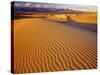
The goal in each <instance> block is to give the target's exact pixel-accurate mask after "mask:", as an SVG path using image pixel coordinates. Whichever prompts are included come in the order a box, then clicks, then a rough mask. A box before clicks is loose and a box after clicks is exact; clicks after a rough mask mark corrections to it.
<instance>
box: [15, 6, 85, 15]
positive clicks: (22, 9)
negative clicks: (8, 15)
mask: <svg viewBox="0 0 100 75" xmlns="http://www.w3.org/2000/svg"><path fill="white" fill-rule="evenodd" d="M14 11H15V12H46V13H66V14H78V13H86V12H83V11H78V10H72V9H68V8H67V9H56V8H36V7H14Z"/></svg>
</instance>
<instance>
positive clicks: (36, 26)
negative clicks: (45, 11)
mask: <svg viewBox="0 0 100 75" xmlns="http://www.w3.org/2000/svg"><path fill="white" fill-rule="evenodd" d="M14 24H15V25H14V73H28V72H49V71H63V70H81V69H93V68H96V67H97V47H96V46H97V45H96V41H97V38H96V33H94V32H90V31H86V30H82V29H75V28H71V27H69V26H67V25H64V24H61V23H57V22H51V21H48V20H46V19H41V18H33V19H32V18H31V19H29V18H28V19H21V20H14Z"/></svg>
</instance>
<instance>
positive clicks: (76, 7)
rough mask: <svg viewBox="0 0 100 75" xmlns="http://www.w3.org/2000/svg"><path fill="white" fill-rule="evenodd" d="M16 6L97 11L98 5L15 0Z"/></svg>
mask: <svg viewBox="0 0 100 75" xmlns="http://www.w3.org/2000/svg"><path fill="white" fill-rule="evenodd" d="M14 3H15V6H19V7H37V8H40V7H42V8H58V9H60V8H63V9H67V8H70V9H73V10H79V11H90V12H96V11H97V7H96V6H88V5H73V4H55V3H37V2H21V1H15V2H14Z"/></svg>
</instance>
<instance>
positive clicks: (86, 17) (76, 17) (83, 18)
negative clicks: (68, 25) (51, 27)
mask: <svg viewBox="0 0 100 75" xmlns="http://www.w3.org/2000/svg"><path fill="white" fill-rule="evenodd" d="M69 15H70V19H72V20H73V21H75V22H80V23H92V24H97V13H84V14H66V15H65V14H58V15H53V16H52V15H48V16H47V19H49V20H54V21H61V22H66V21H67V20H68V16H69Z"/></svg>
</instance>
